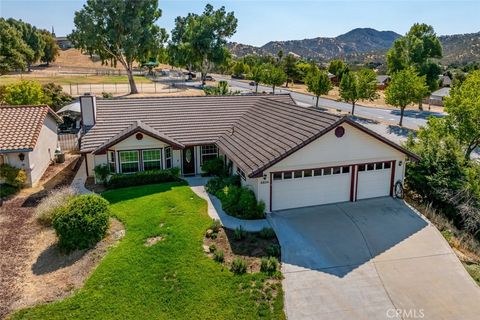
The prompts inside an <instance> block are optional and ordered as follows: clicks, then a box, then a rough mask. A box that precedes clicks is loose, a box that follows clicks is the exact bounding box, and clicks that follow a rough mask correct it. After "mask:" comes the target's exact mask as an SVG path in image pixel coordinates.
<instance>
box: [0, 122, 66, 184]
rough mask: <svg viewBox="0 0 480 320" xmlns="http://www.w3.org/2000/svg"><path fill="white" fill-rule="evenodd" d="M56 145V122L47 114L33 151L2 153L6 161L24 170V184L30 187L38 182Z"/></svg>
mask: <svg viewBox="0 0 480 320" xmlns="http://www.w3.org/2000/svg"><path fill="white" fill-rule="evenodd" d="M57 145H58V135H57V122H56V121H55V120H54V119H53V118H52V117H51V116H50V115H47V116H46V117H45V121H44V124H43V126H42V129H41V130H40V134H39V136H38V139H37V143H36V145H35V148H34V149H33V151H30V152H12V153H5V154H3V155H4V159H5V162H6V163H8V164H9V165H11V166H14V167H16V168H20V169H23V170H25V173H26V174H27V181H26V183H25V185H26V186H27V187H30V186H34V185H36V184H37V183H38V181H39V180H40V178H41V177H42V175H43V174H44V173H45V170H47V168H48V166H49V165H50V164H51V162H52V161H53V160H54V154H55V149H56V148H57ZM20 153H23V154H24V155H25V158H24V160H23V161H20V158H19V154H20Z"/></svg>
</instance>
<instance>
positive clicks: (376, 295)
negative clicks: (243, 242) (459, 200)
mask: <svg viewBox="0 0 480 320" xmlns="http://www.w3.org/2000/svg"><path fill="white" fill-rule="evenodd" d="M269 219H270V223H271V224H272V226H273V227H274V229H275V231H276V233H277V236H278V238H279V240H280V244H281V246H282V262H283V264H282V271H283V274H284V276H285V280H284V282H283V283H284V290H285V308H286V312H287V316H288V318H289V319H290V320H296V319H332V320H333V319H335V320H340V319H356V320H358V319H368V320H372V319H435V320H438V319H452V320H454V319H462V320H468V319H479V318H480V288H479V287H478V286H477V285H476V284H475V282H474V281H473V280H472V279H471V277H470V276H469V274H468V273H467V272H466V271H465V269H464V268H463V266H462V264H461V263H460V261H459V260H458V259H457V257H456V256H455V254H454V253H453V251H452V249H451V248H450V246H449V245H448V243H447V242H446V241H445V240H444V239H443V237H442V235H441V234H440V233H439V232H438V230H437V229H436V228H435V227H433V226H432V225H430V224H429V223H428V222H427V221H425V220H423V219H422V218H421V217H420V216H419V215H417V214H416V213H415V212H414V211H413V210H411V209H410V208H409V207H408V206H407V205H405V203H404V202H403V201H400V200H394V199H392V198H377V199H371V200H363V201H358V202H356V203H341V204H336V205H326V206H318V207H309V208H303V209H294V210H285V211H278V212H274V213H272V214H271V215H270V216H269Z"/></svg>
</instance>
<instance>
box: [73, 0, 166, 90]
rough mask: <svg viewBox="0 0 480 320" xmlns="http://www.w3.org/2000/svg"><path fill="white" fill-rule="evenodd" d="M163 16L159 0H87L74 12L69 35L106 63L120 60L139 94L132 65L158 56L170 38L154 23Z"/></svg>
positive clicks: (131, 86) (132, 87)
mask: <svg viewBox="0 0 480 320" xmlns="http://www.w3.org/2000/svg"><path fill="white" fill-rule="evenodd" d="M160 16H161V10H160V9H158V0H125V1H107V0H88V1H87V3H86V4H85V5H84V6H83V8H82V9H81V10H80V11H77V12H75V18H74V24H75V29H74V30H73V31H72V33H71V34H70V36H69V38H70V39H71V40H72V43H73V44H74V46H75V47H76V48H78V49H81V50H83V51H85V52H87V53H89V54H96V55H98V56H99V57H100V59H101V60H102V62H103V63H107V62H110V63H112V64H113V65H116V64H117V62H118V63H120V64H121V65H122V66H123V67H124V68H125V70H126V71H127V76H128V81H129V83H130V93H132V94H133V93H138V90H137V86H136V84H135V80H134V77H133V64H134V63H135V62H140V61H146V59H147V58H148V57H150V56H152V55H155V54H156V53H157V51H158V50H159V48H160V47H162V44H163V42H164V41H165V40H166V39H167V34H166V32H165V30H164V29H162V28H160V27H159V26H157V25H156V24H155V23H156V21H157V20H158V19H159V18H160Z"/></svg>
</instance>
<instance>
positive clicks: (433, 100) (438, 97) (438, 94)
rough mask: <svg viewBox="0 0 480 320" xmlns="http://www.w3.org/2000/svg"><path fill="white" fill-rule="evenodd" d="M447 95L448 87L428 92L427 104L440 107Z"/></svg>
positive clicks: (448, 94) (448, 92) (448, 93)
mask: <svg viewBox="0 0 480 320" xmlns="http://www.w3.org/2000/svg"><path fill="white" fill-rule="evenodd" d="M448 96H450V88H449V87H444V88H440V89H438V90H437V91H434V92H432V93H431V94H430V97H429V98H428V104H429V105H434V106H440V107H442V106H443V100H444V99H445V97H448Z"/></svg>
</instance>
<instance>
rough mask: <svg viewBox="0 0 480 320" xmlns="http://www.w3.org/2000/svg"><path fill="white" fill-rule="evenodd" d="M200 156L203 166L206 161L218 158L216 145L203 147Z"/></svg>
mask: <svg viewBox="0 0 480 320" xmlns="http://www.w3.org/2000/svg"><path fill="white" fill-rule="evenodd" d="M200 155H201V156H200V159H201V161H202V164H203V163H205V161H208V160H212V159H215V158H216V157H218V149H217V146H216V145H214V144H210V145H206V146H201V147H200Z"/></svg>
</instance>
